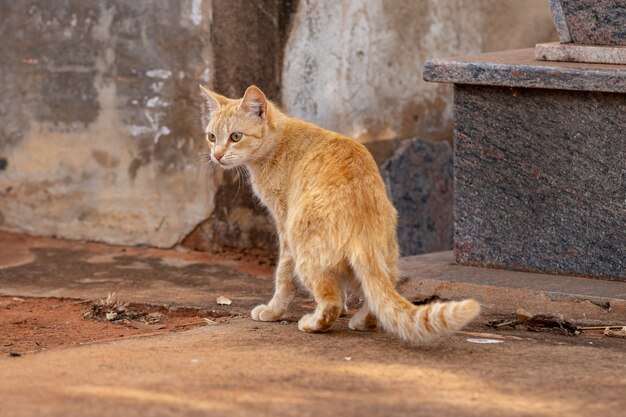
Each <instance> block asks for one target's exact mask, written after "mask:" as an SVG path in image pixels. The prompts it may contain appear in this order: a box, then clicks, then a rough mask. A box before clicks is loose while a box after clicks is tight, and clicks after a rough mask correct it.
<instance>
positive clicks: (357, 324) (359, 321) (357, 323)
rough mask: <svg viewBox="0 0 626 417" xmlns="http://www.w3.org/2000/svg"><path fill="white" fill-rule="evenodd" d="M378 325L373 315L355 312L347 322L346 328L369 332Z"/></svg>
mask: <svg viewBox="0 0 626 417" xmlns="http://www.w3.org/2000/svg"><path fill="white" fill-rule="evenodd" d="M377 327H378V320H376V317H375V316H374V315H372V314H371V313H370V314H359V313H357V314H355V315H354V317H352V318H351V319H350V321H349V322H348V328H349V329H350V330H356V331H359V332H371V331H374V330H376V328H377Z"/></svg>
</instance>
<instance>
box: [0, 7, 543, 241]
mask: <svg viewBox="0 0 626 417" xmlns="http://www.w3.org/2000/svg"><path fill="white" fill-rule="evenodd" d="M545 3H546V2H544V1H543V0H532V1H527V2H517V1H514V0H492V1H486V0H482V1H480V2H477V1H469V0H466V1H463V0H456V1H455V0H445V1H444V0H421V1H414V2H405V1H401V0H385V1H383V0H367V1H365V0H354V1H352V0H350V1H348V0H345V1H330V0H321V1H307V0H301V1H300V2H297V1H296V0H181V1H169V0H155V1H148V0H53V1H51V0H28V1H26V0H25V1H19V2H16V1H12V0H0V35H2V39H3V42H2V43H0V228H1V229H5V230H13V231H25V232H29V233H33V234H39V235H55V236H61V237H67V238H74V239H89V240H100V241H106V242H111V243H120V244H122V243H123V244H148V245H154V246H171V245H174V244H176V243H179V242H181V241H184V244H185V245H186V246H188V247H192V248H197V249H202V250H212V251H214V250H217V249H219V248H220V247H223V246H227V247H233V248H236V249H240V250H241V249H244V248H254V247H260V248H271V247H273V245H274V241H275V237H274V236H273V234H272V230H273V227H272V225H271V224H270V222H269V221H268V220H267V218H266V215H265V213H264V211H263V210H262V209H261V208H260V207H259V205H258V203H255V202H254V200H253V198H252V197H251V193H250V191H249V189H248V188H247V187H245V186H243V185H242V186H241V188H240V186H239V181H238V178H236V177H235V176H233V174H232V173H226V174H224V175H221V174H220V175H213V176H210V177H206V178H203V177H202V175H203V172H202V170H200V169H198V167H197V166H195V165H194V164H193V163H192V162H191V161H190V158H189V156H190V155H193V154H194V153H195V152H198V151H202V150H204V144H203V140H202V137H201V134H200V124H199V122H198V120H199V114H198V108H199V98H198V95H197V91H196V89H197V84H198V83H199V82H202V83H206V84H207V85H209V86H211V87H213V88H214V89H215V90H217V91H219V92H221V93H224V94H227V95H231V96H239V95H240V94H241V93H242V92H243V91H244V89H245V87H247V86H248V85H249V84H253V83H254V84H257V85H259V86H260V87H261V88H262V89H264V90H265V91H266V92H267V93H268V95H269V97H270V98H272V99H274V100H275V101H281V99H282V102H283V104H284V105H285V106H286V108H287V110H288V111H290V112H291V113H292V114H294V115H296V116H300V117H302V118H304V119H307V120H312V121H314V122H317V123H319V124H321V125H322V126H325V127H328V128H331V129H335V130H339V131H341V132H344V133H347V134H349V135H351V136H354V137H356V138H358V139H359V140H363V141H375V140H377V139H399V138H400V139H401V138H407V137H414V136H418V135H419V136H423V137H427V138H430V139H442V138H449V137H451V132H450V117H451V113H450V105H449V103H450V97H451V96H450V90H449V88H448V87H446V86H441V85H434V84H432V85H428V84H424V83H423V82H422V76H421V71H422V64H423V62H424V60H425V58H426V57H431V56H444V55H454V54H457V53H466V52H479V51H481V50H489V49H504V48H511V47H521V46H531V45H532V44H534V43H535V42H538V41H547V40H549V39H551V38H552V37H553V32H554V30H553V29H552V24H551V22H550V18H549V10H548V6H547V4H545ZM397 143H398V141H389V140H385V141H382V142H377V143H371V144H370V147H371V149H372V150H373V151H374V153H375V154H376V156H378V160H379V161H381V162H382V161H383V160H384V159H385V158H386V157H387V156H388V155H391V154H392V153H393V151H394V150H395V148H396V146H397ZM381 144H382V145H381Z"/></svg>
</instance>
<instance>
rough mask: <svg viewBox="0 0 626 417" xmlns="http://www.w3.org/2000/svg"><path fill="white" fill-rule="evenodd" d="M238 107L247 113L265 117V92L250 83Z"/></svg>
mask: <svg viewBox="0 0 626 417" xmlns="http://www.w3.org/2000/svg"><path fill="white" fill-rule="evenodd" d="M239 109H241V110H242V111H244V112H245V113H247V114H250V115H253V116H258V117H260V118H262V119H265V118H266V114H265V112H266V111H267V99H266V98H265V94H263V91H261V90H260V89H259V88H258V87H256V86H254V85H251V86H250V87H248V89H247V90H246V92H245V94H244V95H243V98H242V99H241V104H239Z"/></svg>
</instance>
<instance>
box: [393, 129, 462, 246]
mask: <svg viewBox="0 0 626 417" xmlns="http://www.w3.org/2000/svg"><path fill="white" fill-rule="evenodd" d="M381 173H382V176H383V179H384V180H385V183H386V186H387V192H388V194H389V197H390V199H391V201H392V203H393V205H394V206H395V207H396V210H398V243H399V245H400V253H401V254H402V256H410V255H417V254H421V253H427V252H436V251H442V250H447V249H450V248H452V224H453V208H452V207H453V205H452V194H453V171H452V150H451V149H450V145H448V142H443V141H439V142H433V141H429V140H424V139H413V140H406V141H403V142H402V143H401V144H400V146H399V147H398V149H397V150H396V152H395V153H394V154H393V156H392V157H391V158H390V159H389V160H388V161H387V162H385V164H383V166H382V167H381Z"/></svg>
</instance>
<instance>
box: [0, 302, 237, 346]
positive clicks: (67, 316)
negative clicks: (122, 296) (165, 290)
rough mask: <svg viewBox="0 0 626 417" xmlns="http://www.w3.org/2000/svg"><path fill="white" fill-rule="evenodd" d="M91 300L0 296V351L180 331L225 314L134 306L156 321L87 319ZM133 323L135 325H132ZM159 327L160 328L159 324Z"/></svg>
mask: <svg viewBox="0 0 626 417" xmlns="http://www.w3.org/2000/svg"><path fill="white" fill-rule="evenodd" d="M90 305H91V302H90V301H82V300H78V301H77V300H71V299H59V298H22V297H0V329H2V332H0V352H1V353H3V354H8V353H11V352H13V353H14V354H15V353H18V354H28V353H34V352H38V351H43V350H48V349H56V348H60V347H69V346H78V345H84V344H88V343H94V342H103V341H107V340H115V339H121V338H128V337H135V336H145V335H151V334H159V333H168V332H175V331H182V330H186V329H190V328H193V327H197V326H204V325H206V324H207V322H206V321H204V318H207V317H210V319H211V320H212V321H213V322H220V321H223V320H224V319H225V318H226V317H219V318H216V317H212V316H211V315H210V314H207V312H202V311H201V310H199V309H179V310H175V311H172V310H169V309H166V308H162V307H161V308H159V307H150V306H137V309H138V310H139V311H141V313H142V314H150V313H156V314H158V316H159V320H158V323H155V324H147V323H146V324H144V323H142V322H140V321H137V322H133V323H132V324H131V323H128V322H114V323H111V322H108V321H107V320H106V319H104V320H89V319H86V318H84V317H83V315H84V314H85V313H86V312H88V311H89V306H90ZM226 316H228V315H226ZM133 324H134V326H133ZM160 327H162V328H160Z"/></svg>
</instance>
